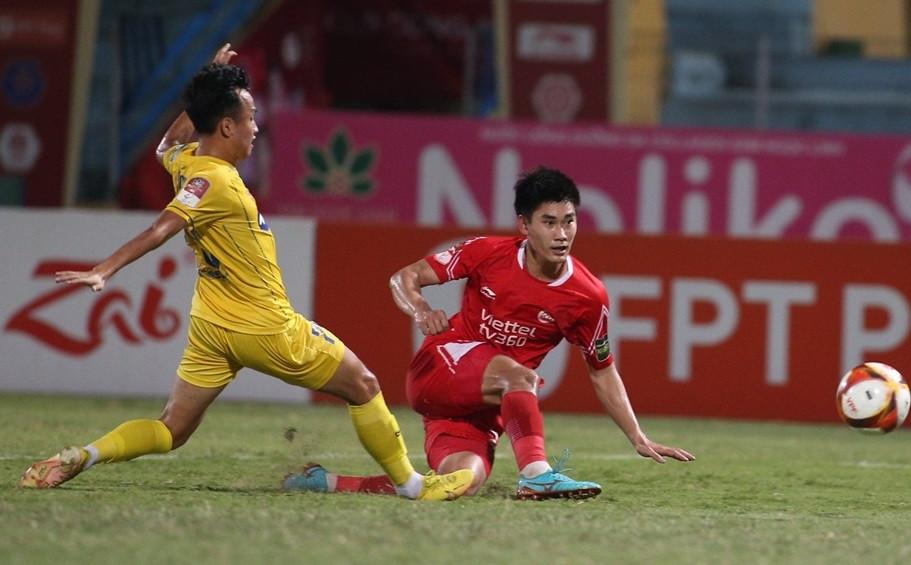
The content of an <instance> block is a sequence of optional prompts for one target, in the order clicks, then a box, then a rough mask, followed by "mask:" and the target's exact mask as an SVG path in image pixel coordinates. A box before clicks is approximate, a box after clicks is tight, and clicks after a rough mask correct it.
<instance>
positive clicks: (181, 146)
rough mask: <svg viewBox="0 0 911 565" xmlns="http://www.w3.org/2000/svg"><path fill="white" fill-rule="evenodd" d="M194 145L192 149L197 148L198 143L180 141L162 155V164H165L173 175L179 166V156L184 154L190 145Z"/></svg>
mask: <svg viewBox="0 0 911 565" xmlns="http://www.w3.org/2000/svg"><path fill="white" fill-rule="evenodd" d="M191 145H192V146H193V147H192V149H195V148H196V145H198V144H197V143H178V144H177V145H174V146H172V147H170V148H168V150H167V151H165V152H164V154H163V155H162V156H161V164H162V166H164V169H165V170H166V171H168V174H170V175H173V174H174V169H175V168H176V167H177V160H178V157H180V156H181V154H183V152H184V150H186V149H187V148H188V147H190V146H191Z"/></svg>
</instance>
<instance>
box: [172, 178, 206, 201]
mask: <svg viewBox="0 0 911 565" xmlns="http://www.w3.org/2000/svg"><path fill="white" fill-rule="evenodd" d="M207 190H209V181H207V180H206V179H204V178H202V177H193V178H191V179H190V180H188V181H187V184H185V185H184V187H183V188H182V189H180V192H178V193H177V200H178V201H179V202H180V203H182V204H184V205H186V206H189V207H190V208H196V207H197V206H199V201H200V200H202V197H203V196H205V194H206V191H207Z"/></svg>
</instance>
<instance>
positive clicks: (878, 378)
mask: <svg viewBox="0 0 911 565" xmlns="http://www.w3.org/2000/svg"><path fill="white" fill-rule="evenodd" d="M835 405H836V407H837V409H838V415H839V416H841V419H842V420H844V421H845V423H847V424H848V425H849V426H851V427H852V428H854V429H855V430H858V431H861V432H867V433H874V434H885V433H888V432H891V431H892V430H894V429H895V428H897V427H899V426H901V425H902V422H904V421H905V418H906V417H907V416H908V408H909V407H911V392H909V390H908V384H907V383H906V382H905V379H903V378H902V376H901V373H899V372H898V371H896V370H895V369H894V368H893V367H890V366H889V365H886V364H885V363H874V362H868V363H864V364H863V365H858V366H857V367H854V368H853V369H851V370H850V371H848V372H847V373H845V376H843V377H842V378H841V382H840V383H839V384H838V390H837V391H836V392H835Z"/></svg>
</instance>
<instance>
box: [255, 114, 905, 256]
mask: <svg viewBox="0 0 911 565" xmlns="http://www.w3.org/2000/svg"><path fill="white" fill-rule="evenodd" d="M273 118H274V120H273V121H272V122H271V131H272V136H273V137H272V162H271V169H270V170H271V174H272V179H271V183H270V188H269V191H268V193H266V194H263V195H260V196H258V198H259V200H260V202H261V204H262V206H263V208H264V209H265V210H267V211H269V212H271V213H273V214H275V213H282V214H305V215H309V216H314V217H317V218H319V219H323V220H333V221H352V222H367V223H406V224H414V223H416V224H419V225H425V226H443V225H450V226H466V227H476V228H485V229H488V228H495V229H510V228H511V226H512V224H513V218H514V214H513V211H512V186H513V183H514V182H515V179H516V178H517V176H518V175H519V174H520V173H521V172H522V171H523V170H526V169H529V168H532V167H534V166H536V165H539V164H546V165H550V166H555V167H559V168H561V169H563V170H565V171H566V172H567V173H568V174H570V175H571V176H572V177H573V178H574V179H575V180H576V182H577V183H578V184H579V186H580V189H581V191H582V209H581V211H580V227H581V228H582V229H583V230H588V231H597V232H603V233H640V234H685V235H693V236H703V235H727V236H733V237H747V238H767V239H776V238H793V239H815V240H834V239H867V240H876V241H900V240H906V239H911V143H909V142H908V140H907V139H905V138H902V137H870V136H849V135H823V134H813V135H809V134H797V133H768V132H737V131H721V130H700V129H697V130H684V129H679V130H677V129H651V128H615V127H608V126H604V125H587V126H580V125H562V126H560V125H544V124H539V123H534V122H522V121H519V122H499V121H482V120H469V119H456V118H430V117H408V116H387V115H374V114H354V113H330V112H289V113H281V114H278V115H276V116H273Z"/></svg>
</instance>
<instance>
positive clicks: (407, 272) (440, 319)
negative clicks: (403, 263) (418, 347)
mask: <svg viewBox="0 0 911 565" xmlns="http://www.w3.org/2000/svg"><path fill="white" fill-rule="evenodd" d="M431 284H440V278H439V277H438V276H437V274H436V272H435V271H434V270H433V268H432V267H431V266H430V265H429V264H428V263H427V261H426V260H425V259H421V260H420V261H417V262H415V263H412V264H410V265H408V266H407V267H404V268H403V269H400V270H399V271H397V272H396V273H395V274H394V275H392V278H390V279H389V289H390V290H391V291H392V299H393V300H395V305H396V306H398V307H399V310H401V311H402V312H404V313H405V315H406V316H408V317H409V318H411V319H412V320H414V323H415V324H417V326H418V327H419V328H420V329H421V332H423V334H424V335H436V334H438V333H443V332H444V331H446V330H448V329H449V319H448V318H447V317H446V312H444V311H443V310H434V309H433V308H431V306H430V303H428V302H427V299H426V298H424V295H423V294H421V288H423V287H425V286H428V285H431Z"/></svg>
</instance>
